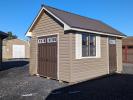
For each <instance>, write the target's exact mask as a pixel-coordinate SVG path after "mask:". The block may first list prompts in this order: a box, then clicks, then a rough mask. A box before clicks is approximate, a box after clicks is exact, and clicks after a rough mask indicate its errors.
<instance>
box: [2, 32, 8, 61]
mask: <svg viewBox="0 0 133 100" xmlns="http://www.w3.org/2000/svg"><path fill="white" fill-rule="evenodd" d="M7 36H8V35H7V34H6V33H5V32H2V31H0V63H1V62H2V41H3V39H5V38H6V37H7Z"/></svg>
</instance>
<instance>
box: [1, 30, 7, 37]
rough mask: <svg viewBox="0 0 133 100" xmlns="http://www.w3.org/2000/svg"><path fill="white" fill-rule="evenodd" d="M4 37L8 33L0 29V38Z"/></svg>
mask: <svg viewBox="0 0 133 100" xmlns="http://www.w3.org/2000/svg"><path fill="white" fill-rule="evenodd" d="M6 37H8V34H7V33H5V32H2V31H0V38H2V39H4V38H6Z"/></svg>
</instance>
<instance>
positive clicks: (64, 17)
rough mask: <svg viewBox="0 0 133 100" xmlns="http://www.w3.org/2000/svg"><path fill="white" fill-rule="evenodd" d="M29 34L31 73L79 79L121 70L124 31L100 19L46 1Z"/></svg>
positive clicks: (68, 80) (68, 79)
mask: <svg viewBox="0 0 133 100" xmlns="http://www.w3.org/2000/svg"><path fill="white" fill-rule="evenodd" d="M26 35H27V36H29V37H31V44H30V46H31V48H30V53H31V59H30V73H31V74H32V75H33V74H37V75H40V76H44V77H51V78H53V79H57V80H62V81H67V82H78V81H82V80H87V79H91V78H94V77H98V76H101V75H105V74H110V73H115V72H118V73H120V72H121V71H122V38H123V37H125V35H124V34H122V33H121V32H119V31H117V30H115V29H113V28H112V27H110V26H108V25H106V24H104V23H103V22H101V21H98V20H94V19H90V18H87V17H83V16H80V15H76V14H73V13H69V12H65V11H62V10H59V9H56V8H52V7H49V6H45V5H44V6H42V8H41V10H40V12H39V14H38V16H37V17H36V18H35V20H34V21H33V23H32V25H31V26H30V28H29V29H28V32H27V34H26Z"/></svg>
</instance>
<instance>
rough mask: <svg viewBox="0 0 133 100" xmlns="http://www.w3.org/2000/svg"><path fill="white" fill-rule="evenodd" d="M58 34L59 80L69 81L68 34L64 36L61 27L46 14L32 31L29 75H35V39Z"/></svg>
mask: <svg viewBox="0 0 133 100" xmlns="http://www.w3.org/2000/svg"><path fill="white" fill-rule="evenodd" d="M55 33H59V59H58V60H59V68H58V70H59V73H58V74H59V80H63V81H69V80H70V58H69V57H70V55H69V51H70V47H69V42H70V41H69V34H64V30H63V27H62V26H60V25H59V24H58V23H57V22H56V21H55V20H53V19H52V18H51V17H50V16H48V15H47V14H46V13H43V14H42V15H41V17H40V19H39V20H38V22H37V23H36V25H35V26H34V28H33V31H32V39H31V59H30V73H31V74H37V66H38V65H37V64H38V62H37V60H38V58H37V52H38V51H37V50H38V48H37V37H38V36H43V35H50V34H55Z"/></svg>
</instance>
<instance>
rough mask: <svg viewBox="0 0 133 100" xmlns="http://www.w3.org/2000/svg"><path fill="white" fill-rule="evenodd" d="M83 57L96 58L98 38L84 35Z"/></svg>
mask: <svg viewBox="0 0 133 100" xmlns="http://www.w3.org/2000/svg"><path fill="white" fill-rule="evenodd" d="M82 56H83V57H87V56H96V36H95V35H93V34H82Z"/></svg>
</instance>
